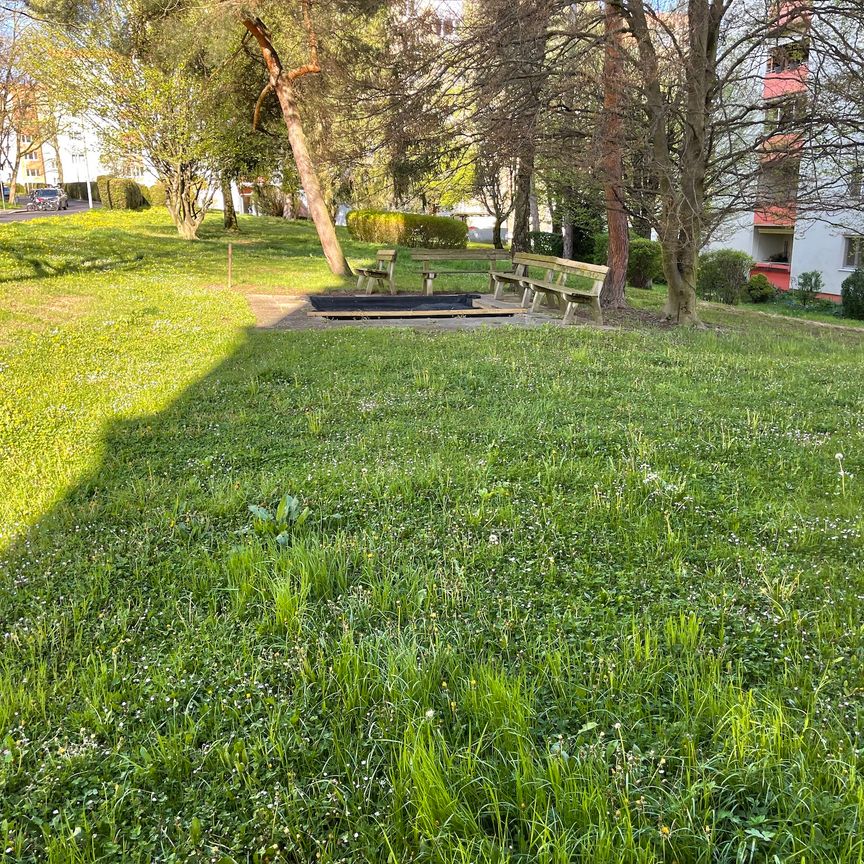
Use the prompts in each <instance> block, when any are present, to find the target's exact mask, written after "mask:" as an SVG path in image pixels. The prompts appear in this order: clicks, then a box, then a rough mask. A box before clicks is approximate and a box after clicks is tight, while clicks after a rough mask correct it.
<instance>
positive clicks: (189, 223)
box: [160, 166, 207, 240]
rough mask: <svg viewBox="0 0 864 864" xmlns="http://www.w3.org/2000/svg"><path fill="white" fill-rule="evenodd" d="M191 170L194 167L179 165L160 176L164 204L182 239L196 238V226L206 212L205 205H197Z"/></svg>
mask: <svg viewBox="0 0 864 864" xmlns="http://www.w3.org/2000/svg"><path fill="white" fill-rule="evenodd" d="M193 172H194V168H190V167H189V166H180V167H179V168H177V169H176V170H174V169H172V173H171V175H170V176H168V177H165V176H163V177H162V178H160V179H162V182H163V183H164V184H165V205H166V206H167V207H168V212H169V213H170V214H171V218H172V219H173V220H174V225H175V226H176V227H177V233H178V234H179V235H180V236H181V237H182V238H183V239H184V240H197V239H198V228H199V226H200V225H201V222H202V221H203V220H204V216H205V214H206V212H207V210H206V206H204V207H199V206H198V201H197V198H198V192H199V188H198V187H197V186H196V184H195V182H194V180H193V178H192V174H193Z"/></svg>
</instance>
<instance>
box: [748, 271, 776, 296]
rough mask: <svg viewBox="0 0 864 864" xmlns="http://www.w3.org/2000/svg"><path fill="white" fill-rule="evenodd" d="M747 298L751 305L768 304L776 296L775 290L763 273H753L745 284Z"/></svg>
mask: <svg viewBox="0 0 864 864" xmlns="http://www.w3.org/2000/svg"><path fill="white" fill-rule="evenodd" d="M746 290H747V296H748V297H749V298H750V300H751V301H752V302H753V303H770V302H771V301H772V300H773V299H774V298H775V297H776V296H777V289H776V288H775V287H774V286H773V285H772V284H771V280H770V279H769V278H768V277H767V276H766V275H765V274H764V273H755V274H754V275H753V276H751V277H750V281H749V282H748V283H747V289H746Z"/></svg>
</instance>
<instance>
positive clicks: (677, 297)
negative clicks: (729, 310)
mask: <svg viewBox="0 0 864 864" xmlns="http://www.w3.org/2000/svg"><path fill="white" fill-rule="evenodd" d="M661 245H662V248H663V273H664V275H665V276H666V283H667V285H668V288H669V291H668V294H667V297H666V305H665V306H664V308H663V314H664V315H665V316H666V318H668V319H669V320H670V321H674V322H675V323H676V324H688V325H691V326H698V324H699V315H698V314H697V312H696V271H697V261H698V256H699V251H698V250H697V249H695V248H694V247H693V246H691V245H690V244H683V245H682V244H681V243H679V242H678V240H677V238H676V239H675V240H672V241H671V242H663V241H662V240H661Z"/></svg>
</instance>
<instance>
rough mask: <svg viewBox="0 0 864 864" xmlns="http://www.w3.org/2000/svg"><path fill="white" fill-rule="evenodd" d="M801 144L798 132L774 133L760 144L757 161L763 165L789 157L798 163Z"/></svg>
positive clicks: (802, 141)
mask: <svg viewBox="0 0 864 864" xmlns="http://www.w3.org/2000/svg"><path fill="white" fill-rule="evenodd" d="M803 144H804V137H803V136H802V135H801V133H800V132H774V133H772V134H771V135H769V136H768V137H766V138H765V140H764V141H763V142H762V149H761V152H760V154H759V159H760V161H761V162H763V163H765V162H773V161H774V160H777V159H786V158H789V157H793V158H795V159H796V161H799V160H800V156H801V148H802V146H803Z"/></svg>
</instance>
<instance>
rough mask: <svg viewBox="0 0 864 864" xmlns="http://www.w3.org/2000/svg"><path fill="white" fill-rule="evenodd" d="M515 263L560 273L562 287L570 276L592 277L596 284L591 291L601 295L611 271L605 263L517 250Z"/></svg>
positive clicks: (514, 258)
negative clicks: (573, 259) (589, 262)
mask: <svg viewBox="0 0 864 864" xmlns="http://www.w3.org/2000/svg"><path fill="white" fill-rule="evenodd" d="M513 263H514V264H515V265H516V266H517V267H519V266H520V265H521V266H523V267H541V268H545V269H546V271H547V273H558V274H560V275H559V281H560V283H561V285H562V287H564V286H566V281H567V277H568V276H581V277H582V278H583V279H590V280H591V281H592V282H593V283H594V285H593V288H592V291H591V293H592V294H596V295H598V296H599V294H600V289H601V288H602V287H603V280H604V279H605V278H606V274H607V273H608V272H609V268H608V267H606V266H605V265H603V264H587V263H585V262H584V261H570V260H569V259H567V258H555V257H554V256H552V255H534V254H532V253H527V252H517V253H516V254H515V255H514V256H513Z"/></svg>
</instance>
